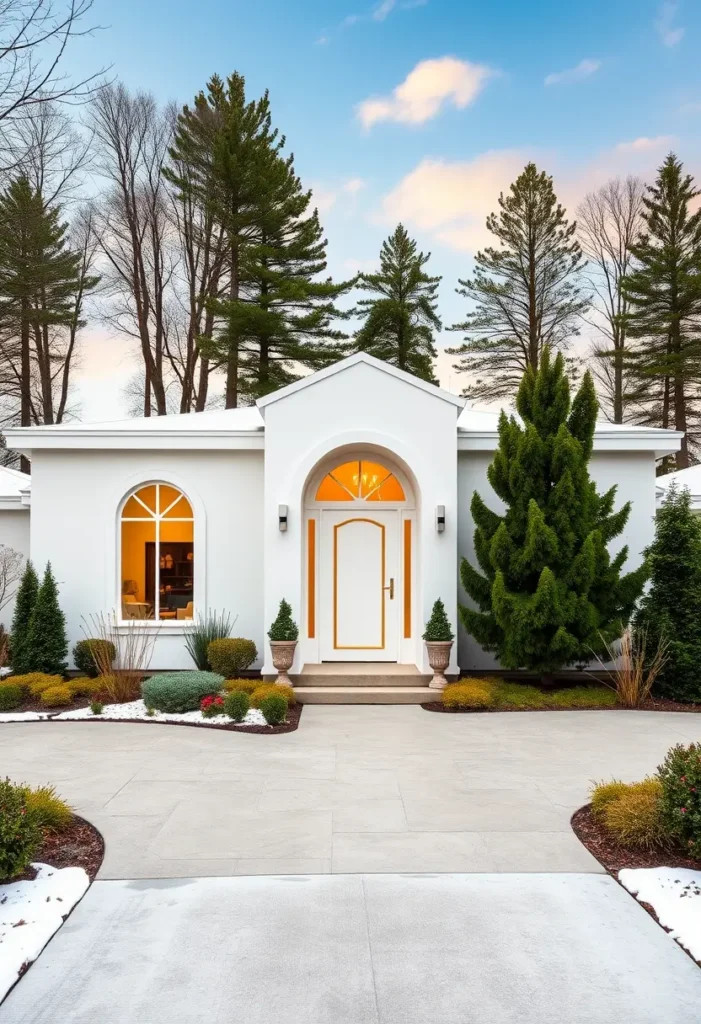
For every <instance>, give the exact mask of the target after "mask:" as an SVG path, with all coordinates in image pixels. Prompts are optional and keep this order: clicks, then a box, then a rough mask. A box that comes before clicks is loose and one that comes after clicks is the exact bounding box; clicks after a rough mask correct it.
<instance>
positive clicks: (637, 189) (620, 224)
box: [577, 176, 645, 423]
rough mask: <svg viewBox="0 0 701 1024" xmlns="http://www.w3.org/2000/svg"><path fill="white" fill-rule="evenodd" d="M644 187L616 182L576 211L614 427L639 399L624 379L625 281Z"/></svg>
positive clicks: (631, 180)
mask: <svg viewBox="0 0 701 1024" xmlns="http://www.w3.org/2000/svg"><path fill="white" fill-rule="evenodd" d="M644 194H645V183H644V182H643V181H641V179H640V178H635V177H632V176H629V177H627V178H626V179H625V180H622V179H620V178H614V179H613V180H611V181H608V182H607V183H606V184H605V185H603V186H602V187H601V188H599V189H597V190H596V191H595V192H589V193H588V194H587V195H586V196H585V197H584V200H583V202H582V203H581V204H580V206H579V207H578V209H577V226H578V233H579V242H580V245H581V247H582V250H583V252H584V254H585V256H586V258H587V261H588V269H589V278H590V281H591V284H592V287H593V289H594V293H595V295H596V305H595V310H594V313H595V315H594V316H593V317H592V316H591V315H590V316H589V317H588V318H587V323H589V324H590V326H591V327H593V328H594V330H595V331H596V333H597V338H596V340H595V341H594V343H593V346H592V354H593V355H594V357H595V359H594V365H593V366H592V372H593V373H594V375H595V377H596V379H597V383H598V384H599V387H600V391H601V393H602V397H603V398H604V401H605V402H606V404H607V405H608V406H609V407H610V413H611V417H612V419H613V422H614V423H623V420H624V418H625V417H626V409H627V407H630V406H633V405H635V401H636V400H635V396H634V394H633V392H632V390H631V388H630V386H629V382H628V381H627V379H626V377H627V374H626V362H625V352H626V340H627V338H626V319H625V317H626V313H627V311H628V302H627V300H626V298H625V295H624V294H623V292H622V290H621V282H622V281H623V279H624V277H625V276H626V274H627V273H628V271H629V269H630V263H631V258H632V257H631V252H630V246H631V244H633V243H634V242H635V240H636V239H637V237H638V235H639V233H640V228H641V226H642V219H641V214H642V209H643V196H644Z"/></svg>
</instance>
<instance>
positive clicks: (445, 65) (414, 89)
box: [356, 57, 495, 128]
mask: <svg viewBox="0 0 701 1024" xmlns="http://www.w3.org/2000/svg"><path fill="white" fill-rule="evenodd" d="M494 74H495V72H494V71H493V70H492V69H491V68H488V67H485V66H484V65H482V64H471V63H470V62H469V61H466V60H458V59H457V58H456V57H439V58H438V59H436V60H422V61H420V62H419V63H418V64H417V65H416V67H415V68H414V69H413V71H410V72H409V74H408V75H407V77H406V78H405V79H404V81H403V82H402V83H401V84H400V85H398V86H397V87H396V89H394V90H393V92H392V94H391V96H378V97H371V98H370V99H367V100H364V101H363V102H362V103H360V104H358V106H357V108H356V113H357V116H358V118H359V120H360V122H361V124H362V125H363V127H364V128H371V127H372V125H374V124H378V123H379V122H380V121H398V122H399V123H401V124H423V123H424V122H425V121H428V120H430V119H431V118H432V117H435V116H436V114H438V113H439V112H440V110H441V108H442V107H443V106H444V105H445V104H446V103H452V105H453V106H454V107H457V108H458V110H462V109H463V108H464V107H467V106H469V104H470V103H472V102H473V101H474V100H475V99H476V98H477V96H478V95H479V94H480V92H481V91H482V89H483V88H484V86H485V84H486V82H487V79H488V78H490V77H492V76H493V75H494Z"/></svg>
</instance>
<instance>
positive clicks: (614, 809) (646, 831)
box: [602, 779, 670, 850]
mask: <svg viewBox="0 0 701 1024" xmlns="http://www.w3.org/2000/svg"><path fill="white" fill-rule="evenodd" d="M647 781H648V782H650V783H655V785H645V784H639V785H637V786H636V785H633V786H629V787H627V788H626V791H625V792H624V793H621V795H620V796H618V797H617V798H616V799H615V800H611V801H610V803H608V804H607V805H606V807H605V808H604V810H603V812H602V819H603V823H604V826H605V828H606V831H607V832H608V833H609V835H610V836H611V837H612V839H615V841H616V842H617V843H618V844H619V845H620V846H624V847H626V848H628V849H637V850H661V849H664V848H665V847H666V846H669V839H670V837H669V831H668V829H667V824H666V822H665V818H664V813H663V807H662V787H661V785H660V783H659V781H658V780H657V779H650V780H647Z"/></svg>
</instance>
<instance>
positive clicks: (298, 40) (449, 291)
mask: <svg viewBox="0 0 701 1024" xmlns="http://www.w3.org/2000/svg"><path fill="white" fill-rule="evenodd" d="M94 10H95V15H96V20H97V21H99V22H100V23H101V24H102V25H103V26H105V27H104V28H103V29H102V30H101V31H100V32H98V33H96V34H95V35H94V36H93V37H91V38H89V39H85V40H81V41H79V42H77V43H76V44H75V45H74V47H73V50H72V53H71V56H70V59H69V63H70V64H71V65H72V69H75V70H76V71H77V72H80V71H81V70H83V69H89V70H92V69H94V68H95V67H97V66H99V65H108V64H111V65H112V73H113V74H114V75H115V76H117V77H119V78H121V79H122V80H123V81H124V82H125V83H126V84H127V85H128V86H129V87H130V88H132V89H144V90H148V91H150V92H153V93H154V94H155V95H156V96H157V97H158V98H159V99H161V100H163V101H166V100H171V99H174V100H176V101H177V102H178V103H184V102H188V101H190V100H191V98H192V97H193V95H194V94H195V92H196V91H198V90H199V89H200V88H203V87H204V85H205V83H206V80H207V78H208V77H209V76H210V75H211V74H212V73H213V72H215V71H216V72H218V73H219V74H221V75H226V74H227V73H229V72H230V71H232V70H237V71H239V72H241V73H243V74H244V75H245V77H246V81H247V88H248V91H249V94H250V95H251V96H255V95H259V94H260V93H261V92H262V91H263V90H264V89H265V88H268V89H269V90H270V96H271V104H272V112H273V119H274V123H275V124H276V125H277V126H278V127H279V128H280V130H281V131H282V132H283V133H284V134H285V135H286V136H287V139H288V143H289V147H290V149H292V151H293V152H294V153H295V157H296V164H297V169H298V172H299V173H300V175H301V177H302V180H303V181H304V183H305V184H307V185H308V186H309V187H311V188H313V189H314V192H315V198H316V200H317V202H318V204H319V207H320V211H321V216H322V223H323V224H324V227H325V229H326V232H327V235H328V238H329V255H330V265H331V269H332V271H333V273H334V275H337V276H342V275H347V274H350V273H352V272H353V271H354V270H355V269H357V268H361V269H366V268H370V267H371V266H372V265H373V262H374V261H375V259H376V255H377V252H378V251H379V247H380V244H381V241H382V239H383V238H384V237H385V236H386V235H387V234H388V233H389V231H390V230H391V229H392V228H393V227H394V225H395V224H396V221H397V220H398V219H399V218H401V219H403V220H404V222H405V223H406V225H407V227H408V228H409V229H410V230H411V231H412V233H413V234H414V236H415V237H416V238H417V239H418V241H419V243H420V245H421V247H422V248H423V249H424V250H431V251H432V253H433V258H432V264H431V266H432V267H433V270H434V272H435V273H438V274H442V275H443V278H444V280H443V283H442V286H441V312H442V313H443V315H444V321H445V323H446V324H450V323H451V322H454V321H455V320H456V319H458V318H459V317H460V316H461V313H462V311H463V307H462V305H461V302H462V300H460V299H459V298H458V297H456V296H455V294H454V287H455V284H456V282H457V278H458V276H465V275H466V274H468V273H469V270H470V265H471V253H472V252H474V251H475V249H476V248H477V247H479V246H480V245H481V244H483V243H484V241H485V237H486V236H485V233H484V228H483V224H484V217H485V215H486V213H487V212H489V210H491V209H493V208H494V207H495V206H496V199H497V196H498V193H499V190H500V189H502V188H506V187H507V186H508V184H509V182H510V181H511V180H512V179H513V177H514V176H515V174H516V173H518V171H519V170H520V168H521V167H522V166H523V164H524V163H525V162H526V160H527V159H531V158H532V159H535V160H536V162H537V163H538V164H539V166H542V167H544V168H545V169H546V170H548V171H549V173H551V174H553V175H554V178H555V186H556V190H557V192H558V195H559V196H560V197H561V198H562V201H563V202H564V203H565V204H566V205H567V207H568V209H571V210H572V211H574V208H575V207H576V204H577V202H578V201H579V200H580V199H581V198H582V196H583V195H584V194H585V192H586V191H587V190H588V189H590V188H593V187H595V186H596V185H598V184H600V183H602V182H603V181H604V180H606V178H608V177H611V176H614V175H617V174H625V173H628V172H634V173H639V174H641V175H643V176H644V177H646V178H650V176H651V175H652V173H653V172H654V169H655V167H656V166H657V165H658V164H659V162H660V160H661V158H662V157H663V156H664V155H665V153H666V152H667V151H668V150H669V149H670V148H673V149H675V151H677V152H678V154H679V155H680V156H681V158H682V159H683V160H684V161H685V162H686V163H687V165H688V169H689V170H690V171H691V172H692V173H695V172H697V171H698V172H699V174H700V176H701V163H700V161H699V157H700V156H701V145H700V144H699V142H698V138H699V129H700V128H701V75H700V74H699V67H698V64H699V60H698V54H699V51H700V49H701V4H699V2H698V0H679V2H678V3H674V2H666V3H664V2H660V0H588V2H587V3H583V2H581V0H580V2H570V3H566V2H565V3H563V2H562V0H557V2H556V0H531V2H530V3H528V4H527V3H525V2H524V0H501V2H500V3H494V2H492V3H484V2H483V0H481V2H479V3H477V2H473V0H462V2H460V0H423V2H422V0H376V2H373V0H369V2H363V0H358V2H356V0H340V2H339V0H333V2H331V0H251V2H248V3H242V2H239V0H228V2H225V0H199V2H197V3H192V2H184V0H146V2H144V0H119V3H117V2H115V0H96V2H95V8H94ZM442 337H443V343H444V344H452V343H454V342H455V341H456V336H455V335H451V334H448V335H446V334H444V335H443V336H442ZM449 363H450V360H448V359H443V360H441V364H440V365H441V370H442V378H443V383H444V384H449V385H450V387H451V389H452V390H455V391H457V390H459V387H460V382H459V380H457V379H456V378H453V377H452V375H451V374H450V371H449ZM86 414H87V415H88V417H89V411H88V410H87V409H86Z"/></svg>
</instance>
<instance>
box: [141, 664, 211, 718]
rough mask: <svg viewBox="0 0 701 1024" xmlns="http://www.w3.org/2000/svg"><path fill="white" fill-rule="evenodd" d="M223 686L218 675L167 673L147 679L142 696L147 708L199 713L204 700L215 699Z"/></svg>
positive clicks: (172, 712)
mask: <svg viewBox="0 0 701 1024" xmlns="http://www.w3.org/2000/svg"><path fill="white" fill-rule="evenodd" d="M223 683H224V678H223V676H220V675H217V674H216V672H164V673H162V675H157V676H151V678H150V679H146V680H145V682H144V683H143V684H142V687H141V692H142V694H143V698H144V704H145V705H146V707H147V708H153V709H154V710H155V711H166V712H168V713H169V714H184V713H185V712H186V711H197V710H199V707H200V702H201V700H202V698H203V697H214V696H215V695H216V694H217V693H219V691H220V690H221V688H222V685H223Z"/></svg>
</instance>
